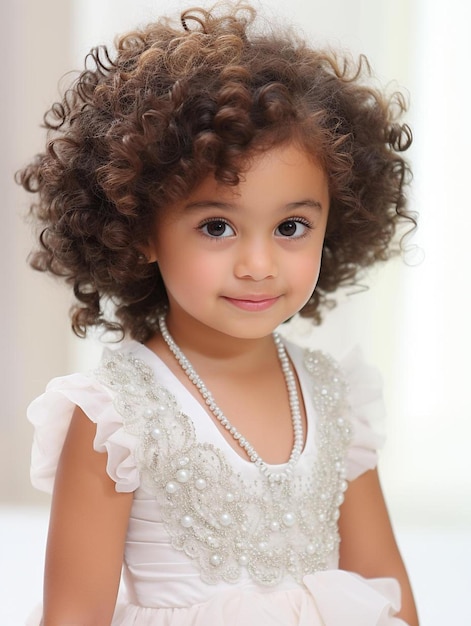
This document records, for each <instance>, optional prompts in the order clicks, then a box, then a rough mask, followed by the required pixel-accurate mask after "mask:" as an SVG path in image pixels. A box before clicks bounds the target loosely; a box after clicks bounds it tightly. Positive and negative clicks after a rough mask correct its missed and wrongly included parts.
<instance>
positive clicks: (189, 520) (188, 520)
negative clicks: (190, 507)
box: [180, 515, 193, 528]
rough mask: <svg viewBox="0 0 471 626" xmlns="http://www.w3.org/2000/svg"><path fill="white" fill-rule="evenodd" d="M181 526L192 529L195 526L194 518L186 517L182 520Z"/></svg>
mask: <svg viewBox="0 0 471 626" xmlns="http://www.w3.org/2000/svg"><path fill="white" fill-rule="evenodd" d="M180 524H181V525H182V526H183V527H184V528H190V527H191V526H193V518H192V517H191V515H184V516H183V517H182V518H181V520H180Z"/></svg>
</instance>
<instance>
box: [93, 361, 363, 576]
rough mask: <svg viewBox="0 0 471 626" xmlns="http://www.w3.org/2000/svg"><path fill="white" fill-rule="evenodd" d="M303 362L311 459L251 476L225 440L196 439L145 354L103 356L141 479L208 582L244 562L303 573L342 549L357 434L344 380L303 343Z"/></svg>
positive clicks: (251, 569) (253, 568)
mask: <svg viewBox="0 0 471 626" xmlns="http://www.w3.org/2000/svg"><path fill="white" fill-rule="evenodd" d="M304 366H305V367H306V369H307V371H308V373H309V377H310V381H311V397H310V398H305V402H312V403H313V405H314V409H315V413H316V418H317V420H316V424H315V450H314V451H313V452H312V454H311V457H309V459H308V460H309V463H308V466H307V467H308V468H309V469H308V471H306V464H305V463H303V464H302V463H299V464H298V465H296V466H295V467H294V469H293V471H292V473H291V474H290V477H289V479H288V480H276V479H275V480H274V479H273V475H271V476H270V477H268V476H266V475H264V474H263V473H261V472H256V473H255V474H254V478H253V480H250V481H249V480H248V479H247V476H246V475H245V474H244V476H243V475H241V473H240V472H238V471H237V470H236V469H234V468H233V467H232V466H231V464H230V462H229V460H228V458H227V457H226V455H225V453H224V451H223V450H222V449H220V448H219V447H217V446H215V445H214V444H213V443H208V442H205V441H199V440H198V439H197V437H196V433H195V427H194V424H193V422H192V419H191V417H190V416H188V415H186V414H185V413H184V412H183V411H182V410H181V409H180V407H179V405H178V403H177V400H176V398H175V397H174V395H173V394H172V393H171V392H170V391H169V390H168V389H167V388H165V387H164V386H162V385H160V384H159V383H158V381H156V380H155V377H154V374H153V371H152V369H151V368H150V367H149V366H148V365H147V364H146V363H144V361H142V360H140V359H137V358H136V357H135V356H134V355H133V354H132V353H126V352H108V353H107V354H106V355H105V357H104V360H103V362H102V367H101V368H100V370H99V371H98V373H97V375H98V379H99V381H100V382H101V383H103V384H105V385H106V386H108V387H109V388H110V389H111V390H112V392H113V398H114V405H115V408H116V410H117V411H118V412H119V413H120V415H121V416H122V418H123V424H124V428H125V430H126V431H127V432H128V433H130V434H131V435H134V436H135V437H136V447H135V451H134V455H135V459H136V462H137V464H138V467H139V471H140V475H141V485H142V487H143V488H144V489H145V490H146V491H147V492H149V493H151V494H152V495H153V497H155V500H156V506H157V507H159V511H160V514H161V516H162V520H163V522H164V524H165V528H166V530H167V532H168V534H169V538H170V541H171V543H172V545H173V547H174V548H175V549H177V550H181V551H183V552H184V553H185V554H186V555H187V556H188V557H189V558H190V559H193V560H194V561H195V562H196V563H197V565H198V568H199V570H200V572H201V577H202V579H203V580H204V581H205V582H207V583H217V582H218V581H221V580H223V581H226V582H236V581H237V580H238V579H239V578H240V576H241V572H242V569H243V568H246V570H247V572H248V574H249V576H250V577H251V578H252V579H253V580H254V581H255V582H258V583H259V584H263V585H276V584H277V583H278V582H280V581H281V580H282V579H284V577H286V576H292V577H293V578H294V579H296V580H297V581H301V580H302V578H303V576H304V575H306V574H309V573H313V572H315V571H318V570H322V569H325V568H326V567H327V563H328V561H329V559H330V558H331V556H332V554H335V553H336V552H337V551H338V544H339V536H338V529H337V522H338V517H339V506H340V504H341V503H342V501H343V493H344V491H345V490H346V488H347V483H346V480H345V455H346V450H347V446H348V443H349V441H350V437H351V433H350V425H349V423H348V421H347V420H346V418H345V415H346V413H347V406H346V385H345V382H344V380H343V377H342V375H341V373H340V371H339V370H338V367H337V365H336V364H335V362H333V361H332V360H331V359H330V358H329V357H327V356H326V355H324V354H322V353H320V352H310V351H307V352H306V353H305V357H304ZM208 419H211V418H210V417H209V415H208ZM301 466H302V467H301ZM275 476H276V475H275Z"/></svg>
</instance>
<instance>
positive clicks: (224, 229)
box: [200, 220, 235, 238]
mask: <svg viewBox="0 0 471 626" xmlns="http://www.w3.org/2000/svg"><path fill="white" fill-rule="evenodd" d="M200 230H201V231H202V232H203V233H204V234H205V235H208V237H216V238H223V237H231V236H232V235H234V234H235V233H234V230H233V228H232V227H231V226H229V224H228V223H227V222H225V221H224V220H211V221H209V222H205V223H204V224H203V225H202V226H200Z"/></svg>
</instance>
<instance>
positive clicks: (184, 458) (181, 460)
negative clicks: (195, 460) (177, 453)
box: [178, 456, 190, 467]
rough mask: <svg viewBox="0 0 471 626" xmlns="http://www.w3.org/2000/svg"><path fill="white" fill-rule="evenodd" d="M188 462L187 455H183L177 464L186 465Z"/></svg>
mask: <svg viewBox="0 0 471 626" xmlns="http://www.w3.org/2000/svg"><path fill="white" fill-rule="evenodd" d="M189 462H190V459H189V458H188V457H187V456H183V457H182V458H181V459H179V461H178V464H179V465H180V467H184V466H185V465H188V463H189Z"/></svg>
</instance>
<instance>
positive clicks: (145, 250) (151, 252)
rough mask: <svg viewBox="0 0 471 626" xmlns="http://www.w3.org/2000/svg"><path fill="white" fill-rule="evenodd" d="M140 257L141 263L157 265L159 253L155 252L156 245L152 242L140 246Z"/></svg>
mask: <svg viewBox="0 0 471 626" xmlns="http://www.w3.org/2000/svg"><path fill="white" fill-rule="evenodd" d="M139 250H140V255H139V260H140V261H141V263H156V262H157V253H156V250H155V245H154V243H153V242H152V241H149V242H147V243H145V244H142V245H140V246H139Z"/></svg>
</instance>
